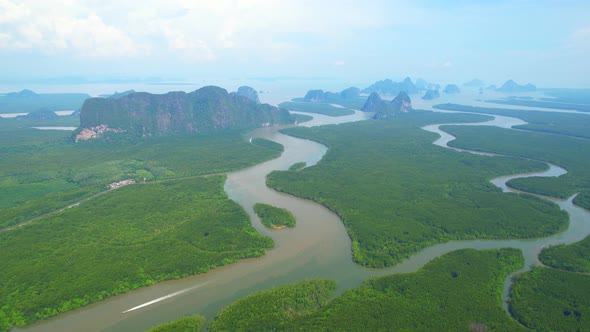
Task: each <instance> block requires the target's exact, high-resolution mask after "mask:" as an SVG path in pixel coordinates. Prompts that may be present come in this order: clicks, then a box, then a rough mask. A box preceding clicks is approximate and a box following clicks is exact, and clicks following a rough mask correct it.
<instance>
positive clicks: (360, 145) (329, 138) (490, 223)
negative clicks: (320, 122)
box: [267, 112, 568, 267]
mask: <svg viewBox="0 0 590 332" xmlns="http://www.w3.org/2000/svg"><path fill="white" fill-rule="evenodd" d="M482 119H485V117H482V116H478V115H466V114H440V113H431V112H416V113H410V114H404V115H402V116H399V117H396V118H395V121H365V122H360V123H354V124H341V125H338V126H325V127H319V128H317V127H316V128H302V127H297V128H289V129H287V130H284V132H285V133H287V134H289V135H293V136H297V137H302V138H308V139H312V140H315V141H318V142H320V143H322V144H325V145H327V146H328V147H329V150H328V152H327V153H326V155H325V156H324V158H323V159H322V160H321V161H320V162H319V163H318V164H317V165H316V166H313V167H308V168H305V169H303V170H300V171H275V172H272V173H271V174H270V175H269V176H268V178H267V184H268V185H269V186H270V187H271V188H273V189H276V190H278V191H282V192H287V193H290V194H293V195H296V196H299V197H303V198H307V199H312V200H314V201H316V202H318V203H321V204H323V205H324V206H326V207H328V208H329V209H331V210H333V211H335V212H336V213H337V214H338V215H339V216H340V217H341V219H342V220H343V223H344V225H345V226H346V228H347V230H348V233H349V235H350V237H351V239H352V246H353V259H354V260H355V261H356V262H358V263H359V264H361V265H365V266H371V267H384V266H391V265H394V264H395V263H398V262H400V261H401V260H403V259H404V258H406V257H408V256H409V255H410V254H412V253H414V252H416V251H418V250H420V249H423V248H425V247H427V246H430V245H432V244H435V243H441V242H446V241H449V240H453V239H476V238H484V239H500V238H502V239H506V238H538V237H545V236H548V235H551V234H555V233H557V232H558V231H560V230H563V229H564V228H565V227H566V225H567V223H568V220H567V215H566V214H565V213H564V212H562V211H560V210H559V208H558V207H557V206H556V205H555V204H553V203H549V202H546V201H543V200H541V199H538V198H535V197H533V196H529V195H517V194H505V193H502V192H501V191H500V189H498V188H497V187H495V186H494V185H492V184H491V183H489V180H490V179H492V178H493V177H496V176H499V175H505V174H513V173H518V172H526V171H533V170H542V169H545V168H546V166H545V165H543V164H540V163H536V162H532V161H528V160H523V159H520V158H508V157H487V156H478V155H473V154H469V153H460V152H456V151H452V150H449V149H444V148H441V147H438V146H435V145H433V144H432V142H433V141H434V140H435V138H436V135H435V134H432V133H428V132H426V131H424V130H422V129H420V127H421V126H424V125H426V124H429V123H440V122H458V121H465V122H475V121H478V120H482ZM475 221H477V222H475Z"/></svg>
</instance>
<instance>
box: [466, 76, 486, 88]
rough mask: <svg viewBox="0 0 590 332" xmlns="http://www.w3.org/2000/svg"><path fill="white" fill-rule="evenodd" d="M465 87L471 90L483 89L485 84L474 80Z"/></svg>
mask: <svg viewBox="0 0 590 332" xmlns="http://www.w3.org/2000/svg"><path fill="white" fill-rule="evenodd" d="M463 86H466V87H469V88H481V87H483V86H484V82H483V81H482V80H480V79H477V78H474V79H472V80H471V81H469V82H465V83H463Z"/></svg>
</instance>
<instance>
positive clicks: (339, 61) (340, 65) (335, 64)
mask: <svg viewBox="0 0 590 332" xmlns="http://www.w3.org/2000/svg"><path fill="white" fill-rule="evenodd" d="M345 64H346V63H345V62H344V61H342V60H338V61H336V62H334V66H335V67H342V66H344V65H345Z"/></svg>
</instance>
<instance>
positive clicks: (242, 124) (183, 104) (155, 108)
mask: <svg viewBox="0 0 590 332" xmlns="http://www.w3.org/2000/svg"><path fill="white" fill-rule="evenodd" d="M287 123H293V120H292V118H291V116H290V114H289V112H288V111H286V110H281V109H278V108H276V107H274V106H270V105H268V104H256V103H255V102H254V101H252V100H250V99H248V98H246V97H243V96H240V95H238V94H237V93H232V94H229V93H228V92H227V91H226V90H225V89H222V88H219V87H215V86H207V87H203V88H201V89H198V90H196V91H193V92H191V93H185V92H169V93H166V94H163V95H154V94H150V93H146V92H137V93H131V94H128V95H126V96H123V97H121V98H116V99H114V98H90V99H87V100H86V101H85V102H84V105H83V106H82V109H81V112H80V127H81V128H82V132H81V133H80V134H78V136H77V139H85V138H87V137H96V136H98V135H99V134H101V133H105V132H119V133H120V132H126V133H128V134H131V135H135V136H140V137H148V136H163V135H169V134H176V133H193V132H201V131H207V130H219V129H233V128H236V129H249V128H256V127H263V126H271V125H274V124H287Z"/></svg>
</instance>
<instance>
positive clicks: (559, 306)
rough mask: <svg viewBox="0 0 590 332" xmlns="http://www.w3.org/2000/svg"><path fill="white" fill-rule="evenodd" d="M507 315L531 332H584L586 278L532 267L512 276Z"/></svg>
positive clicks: (588, 296)
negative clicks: (509, 313)
mask: <svg viewBox="0 0 590 332" xmlns="http://www.w3.org/2000/svg"><path fill="white" fill-rule="evenodd" d="M510 297H511V300H510V312H511V313H512V315H513V316H514V317H515V318H516V319H517V320H518V321H519V322H521V323H522V324H523V325H525V326H526V327H528V328H531V329H533V330H535V331H588V327H589V326H590V275H588V274H579V273H572V272H566V271H560V270H555V269H551V268H545V267H536V268H534V269H533V270H532V271H529V272H525V273H522V274H519V275H517V276H516V277H515V279H514V283H513V285H512V290H511V293H510Z"/></svg>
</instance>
